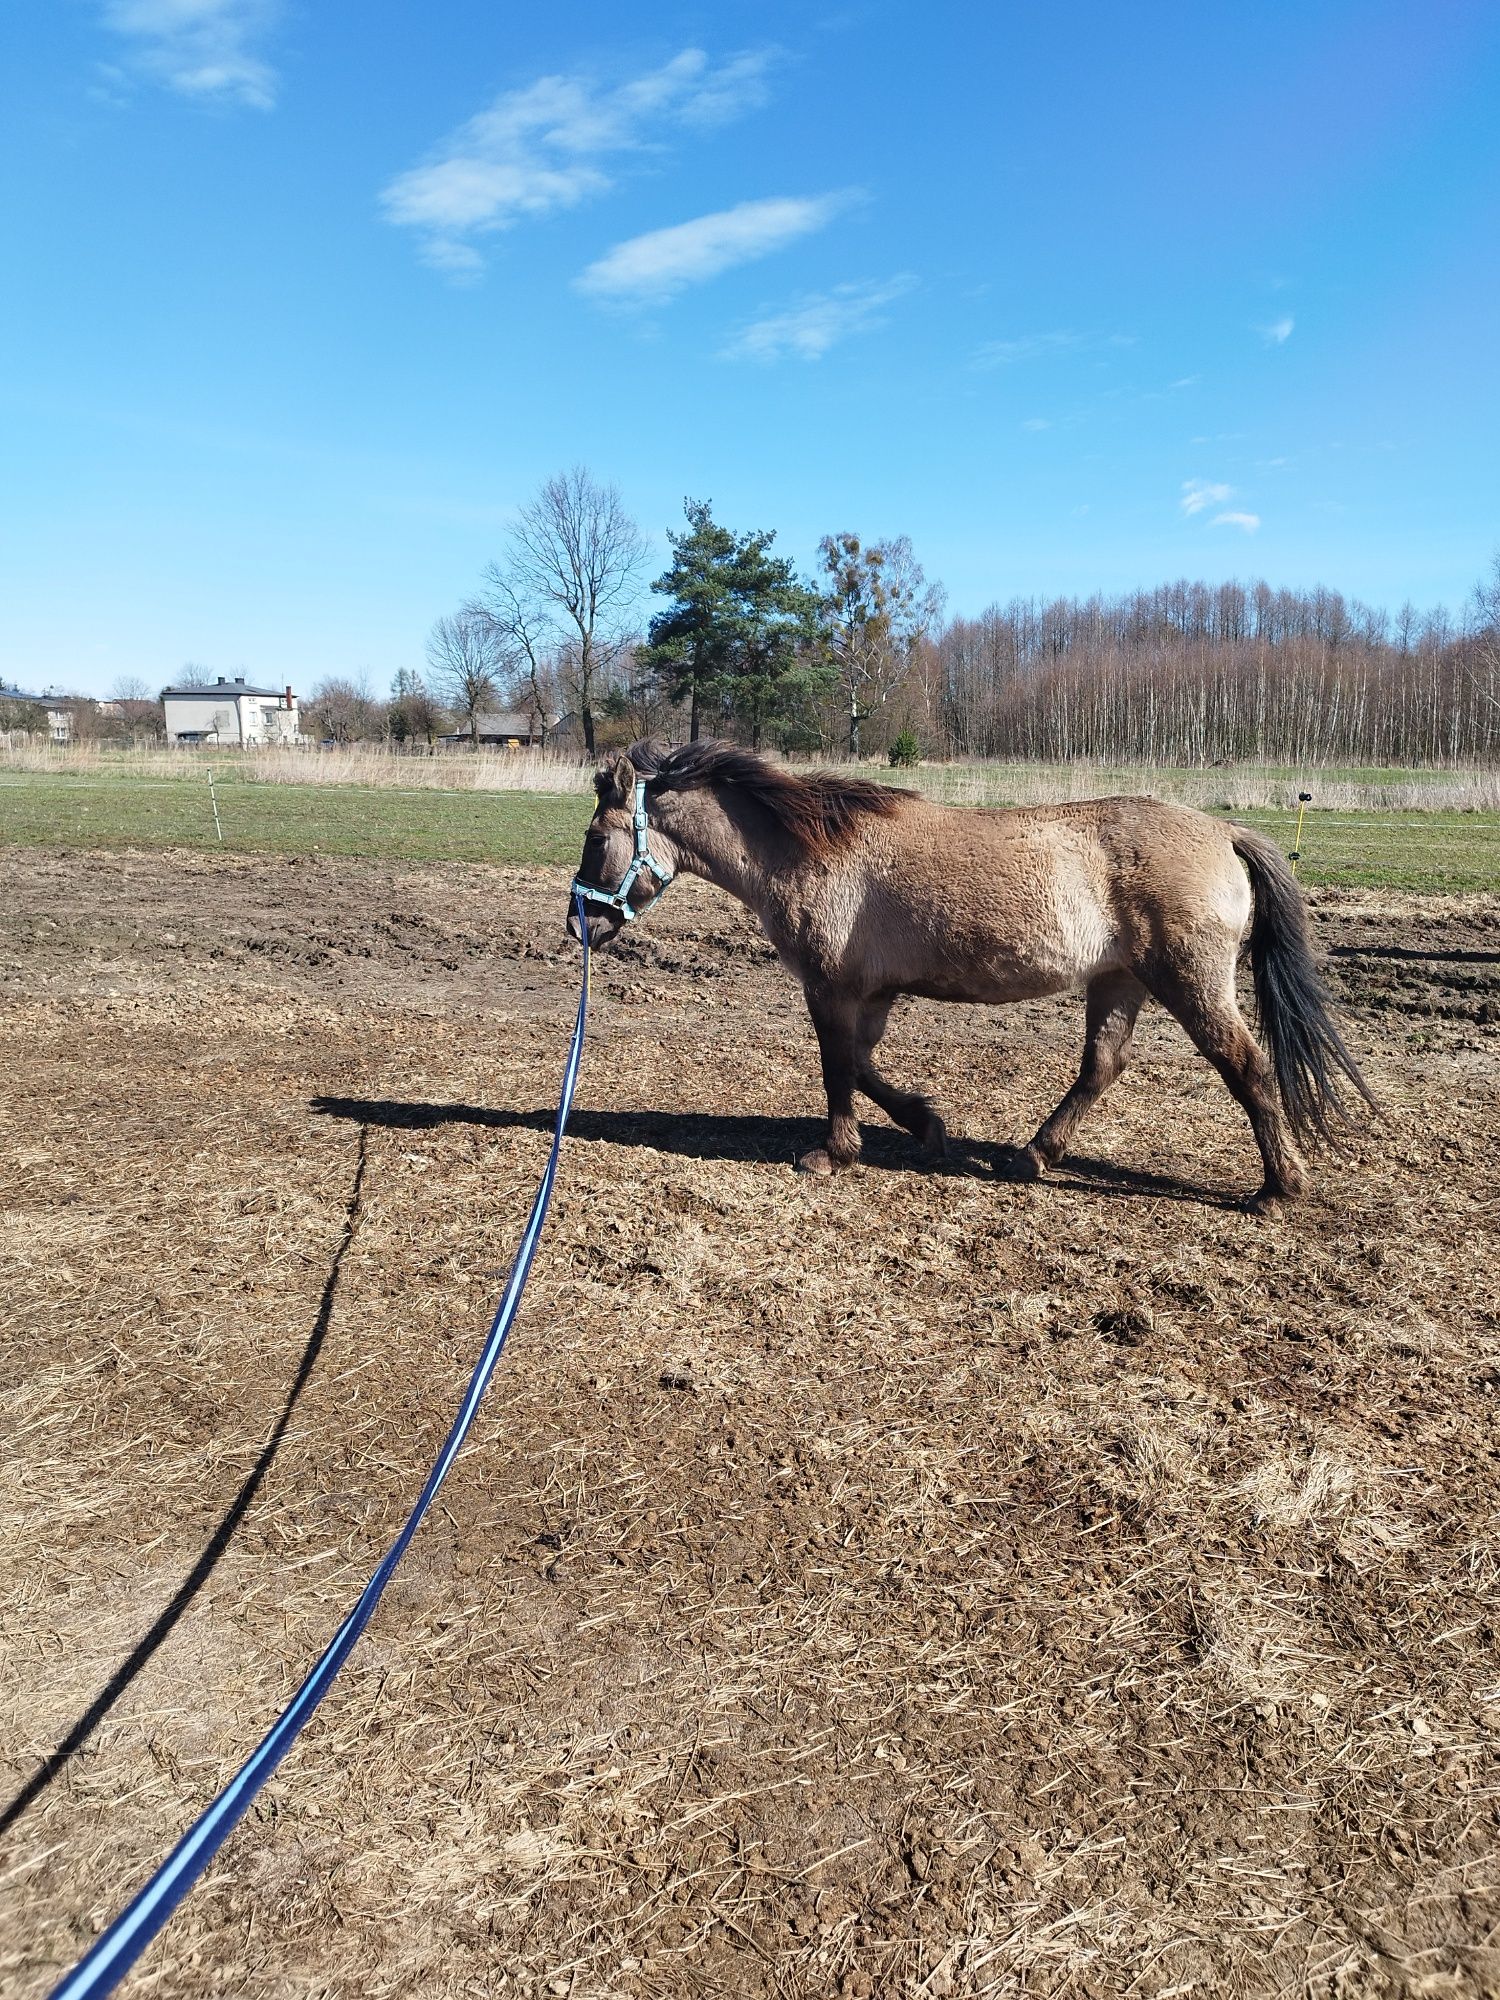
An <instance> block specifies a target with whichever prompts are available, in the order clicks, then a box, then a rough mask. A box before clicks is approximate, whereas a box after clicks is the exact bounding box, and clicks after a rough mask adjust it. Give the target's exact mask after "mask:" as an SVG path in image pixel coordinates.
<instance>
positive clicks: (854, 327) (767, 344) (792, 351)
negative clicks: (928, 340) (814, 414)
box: [724, 272, 917, 361]
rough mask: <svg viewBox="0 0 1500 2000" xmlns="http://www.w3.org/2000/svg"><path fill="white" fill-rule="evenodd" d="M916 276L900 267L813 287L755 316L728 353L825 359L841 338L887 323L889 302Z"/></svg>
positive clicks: (734, 357)
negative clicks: (880, 277)
mask: <svg viewBox="0 0 1500 2000" xmlns="http://www.w3.org/2000/svg"><path fill="white" fill-rule="evenodd" d="M916 282H917V281H916V279H915V278H914V277H912V276H911V274H910V273H909V272H902V273H900V274H899V275H898V276H896V277H894V278H888V279H887V280H886V281H885V283H884V284H873V283H867V284H854V285H835V286H834V288H833V290H832V291H830V292H819V293H812V294H810V295H809V296H808V297H806V298H802V299H799V300H797V302H796V303H795V304H794V305H791V306H788V307H787V308H786V310H785V311H784V312H777V313H768V314H767V315H766V317H765V318H764V319H757V320H752V321H751V323H750V324H749V325H748V326H747V327H744V328H742V329H741V331H740V332H739V333H737V334H736V335H735V337H734V339H733V340H732V341H731V342H730V343H729V345H728V347H726V348H725V350H724V354H725V358H726V359H727V360H731V361H785V360H787V359H788V358H791V359H795V360H798V361H821V360H822V358H823V356H824V355H825V354H826V353H827V352H828V350H829V349H830V348H831V347H836V346H837V345H838V344H839V342H840V341H841V340H848V339H849V338H850V336H851V335H853V334H857V333H870V332H873V330H874V329H875V328H876V327H879V326H883V325H884V324H885V308H886V307H887V306H888V305H891V304H892V303H893V302H894V301H895V300H897V299H899V298H902V297H903V296H904V295H905V294H906V293H907V292H909V291H911V290H912V288H913V286H914V285H915V284H916Z"/></svg>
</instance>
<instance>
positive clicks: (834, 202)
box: [574, 191, 854, 305]
mask: <svg viewBox="0 0 1500 2000" xmlns="http://www.w3.org/2000/svg"><path fill="white" fill-rule="evenodd" d="M853 199H854V196H853V195H852V194H851V193H849V192H847V191H846V192H845V193H843V194H824V195H815V196H811V197H802V196H792V195H781V196H772V197H771V198H770V199H768V200H765V201H742V202H741V203H740V204H739V206H738V207H736V208H726V209H721V210H720V211H719V213H718V214H716V215H700V216H698V217H696V218H695V219H694V220H693V221H692V222H678V223H675V224H674V225H673V226H672V227H671V228H670V229H652V230H650V231H648V232H647V234H646V235H644V236H632V237H631V238H630V239H629V241H628V242H625V243H617V244H616V245H615V247H614V249H613V250H609V251H606V253H605V254H604V256H602V257H601V258H600V259H599V260H598V262H597V263H594V264H590V265H589V267H588V269H587V270H586V271H583V272H581V273H580V274H579V276H578V277H577V279H576V280H575V281H574V282H575V283H576V285H577V287H578V289H579V291H581V292H586V293H587V294H588V295H589V296H590V297H592V298H596V299H607V300H615V301H618V302H620V303H623V304H629V305H646V304H651V303H656V302H660V301H662V300H665V299H670V298H672V297H673V296H674V295H675V294H676V293H678V292H680V291H683V290H684V289H685V288H686V287H687V286H689V285H701V284H702V283H703V282H704V281H705V280H706V279H708V278H716V277H718V276H719V274H720V272H721V271H728V270H732V269H733V268H734V266H735V265H736V264H748V263H751V262H752V261H753V260H754V259H755V258H757V257H766V256H769V255H770V253H771V252H772V251H773V250H782V249H785V247H786V246H787V244H789V243H795V242H796V241H797V239H798V238H799V237H801V236H811V235H812V234H813V233H814V231H816V230H819V229H825V228H826V227H827V226H828V224H829V223H830V222H832V220H833V218H834V217H835V216H836V215H837V214H839V213H840V211H841V210H843V209H846V208H847V207H848V206H849V203H850V202H851V200H853Z"/></svg>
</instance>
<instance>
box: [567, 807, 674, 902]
mask: <svg viewBox="0 0 1500 2000" xmlns="http://www.w3.org/2000/svg"><path fill="white" fill-rule="evenodd" d="M630 824H631V827H632V828H633V830H634V833H635V853H634V854H633V855H632V856H631V861H630V866H629V867H628V868H627V869H626V870H625V878H624V880H623V881H622V882H621V884H620V886H619V888H618V889H597V888H595V886H594V884H593V883H592V882H585V881H584V879H583V877H582V876H581V875H575V876H574V877H573V891H574V894H575V895H579V896H582V897H584V898H585V900H586V901H588V902H590V903H602V904H603V905H604V907H605V909H607V910H613V911H614V912H615V913H616V915H617V916H618V917H619V919H620V921H621V922H622V923H626V924H633V923H634V922H635V920H636V917H637V916H638V915H639V914H640V912H639V911H637V910H633V909H632V908H631V907H630V892H631V890H632V889H633V888H634V887H635V885H636V882H637V880H638V879H639V877H640V875H641V872H642V870H643V869H644V870H647V871H649V872H650V873H651V874H652V875H654V876H655V877H656V879H657V881H658V882H659V883H660V885H661V886H660V888H658V890H657V892H656V895H655V896H653V897H652V898H651V901H650V902H649V903H648V904H647V905H646V908H647V909H648V910H649V909H650V908H651V907H652V906H653V905H654V904H655V902H656V900H657V897H659V896H660V895H661V894H662V893H663V891H664V890H666V889H667V888H668V887H669V886H670V884H671V881H672V871H671V869H670V868H664V867H663V866H662V864H661V863H660V862H659V861H658V860H657V858H656V856H655V855H654V854H653V853H652V852H651V850H650V848H649V847H648V846H647V845H646V833H647V826H646V780H645V779H644V778H637V779H636V781H635V811H634V812H633V813H632V814H631V819H630Z"/></svg>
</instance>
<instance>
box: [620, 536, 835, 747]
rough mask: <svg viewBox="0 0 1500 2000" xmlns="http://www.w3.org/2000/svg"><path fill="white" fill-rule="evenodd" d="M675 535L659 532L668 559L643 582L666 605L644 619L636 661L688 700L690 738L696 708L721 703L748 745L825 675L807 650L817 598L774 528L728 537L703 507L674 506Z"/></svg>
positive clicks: (696, 727)
mask: <svg viewBox="0 0 1500 2000" xmlns="http://www.w3.org/2000/svg"><path fill="white" fill-rule="evenodd" d="M683 504H684V512H685V513H686V515H687V521H688V526H687V530H686V532H685V533H681V534H674V535H669V537H668V539H669V540H670V542H671V544H672V554H673V558H674V560H673V564H672V567H671V569H669V570H668V571H667V572H666V574H665V575H664V576H660V577H658V578H657V580H656V582H655V583H654V584H653V585H652V586H651V587H652V589H653V590H656V591H660V592H661V593H662V594H663V595H664V596H670V597H671V599H672V603H671V604H670V605H669V606H668V608H667V609H666V610H665V611H663V612H660V613H658V615H657V616H656V617H655V618H653V619H652V621H651V628H650V635H649V643H648V645H647V646H646V648H645V649H644V657H645V659H646V660H647V662H648V663H649V664H650V666H651V668H652V670H653V672H654V673H655V674H656V675H657V677H658V679H659V680H660V682H661V684H662V685H663V687H664V688H665V689H666V692H667V693H668V695H669V696H670V698H671V699H672V700H673V701H687V702H689V703H690V705H691V708H690V722H689V735H690V739H691V740H692V741H693V742H695V743H696V742H697V740H698V736H699V732H700V729H701V726H702V715H703V710H704V709H705V707H708V706H710V705H712V706H718V707H727V708H728V709H729V710H730V711H731V712H732V713H733V714H734V716H735V718H736V720H737V721H738V722H739V723H740V724H741V725H742V726H743V727H744V728H745V729H747V730H748V731H749V734H750V740H751V742H752V743H753V744H754V745H755V746H756V747H757V748H758V747H759V746H760V744H761V742H762V740H763V738H764V737H765V735H766V734H767V732H768V731H770V730H772V729H773V728H774V727H775V726H776V725H777V724H778V723H779V722H781V721H783V720H785V719H786V718H787V717H788V716H789V715H791V714H792V713H793V712H794V710H796V709H797V708H798V707H801V706H805V705H806V702H807V701H808V699H810V698H811V696H812V695H813V694H815V693H816V692H817V691H818V689H819V688H820V686H821V684H822V682H823V680H824V679H825V678H826V670H825V669H824V668H823V667H822V666H821V665H820V664H819V663H818V661H817V659H816V656H815V652H814V649H813V647H812V644H811V641H812V635H813V624H814V619H815V615H816V611H817V599H816V597H815V596H814V594H813V592H812V591H810V590H809V589H808V588H807V586H806V585H805V584H804V583H802V582H801V581H800V579H799V578H798V576H797V574H796V571H795V570H794V568H793V566H792V564H791V562H790V561H788V560H787V559H786V558H785V557H782V556H773V555H772V554H771V553H770V548H771V544H772V542H773V541H774V540H775V539H776V538H775V536H774V534H771V533H768V532H765V531H760V532H756V533H751V534H746V535H736V534H733V533H732V532H731V531H730V530H729V529H728V528H723V527H721V526H720V525H719V523H718V522H717V521H715V520H714V518H713V503H712V502H711V501H708V500H688V501H685V502H684V503H683Z"/></svg>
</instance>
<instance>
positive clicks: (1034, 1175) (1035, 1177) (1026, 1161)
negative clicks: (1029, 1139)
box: [1002, 1146, 1047, 1181]
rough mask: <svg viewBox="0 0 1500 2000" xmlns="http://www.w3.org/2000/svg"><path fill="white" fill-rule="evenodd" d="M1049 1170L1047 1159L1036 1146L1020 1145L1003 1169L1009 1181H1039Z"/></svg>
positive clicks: (1013, 1151)
mask: <svg viewBox="0 0 1500 2000" xmlns="http://www.w3.org/2000/svg"><path fill="white" fill-rule="evenodd" d="M1046 1171H1047V1161H1046V1158H1045V1156H1044V1155H1043V1154H1041V1153H1039V1152H1038V1151H1037V1149H1036V1147H1035V1146H1018V1147H1016V1148H1014V1149H1013V1150H1012V1152H1011V1155H1010V1157H1009V1159H1007V1160H1006V1162H1005V1165H1004V1167H1003V1169H1002V1172H1003V1175H1004V1178H1005V1179H1006V1180H1008V1181H1039V1180H1040V1179H1041V1178H1042V1175H1043V1174H1045V1173H1046Z"/></svg>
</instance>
